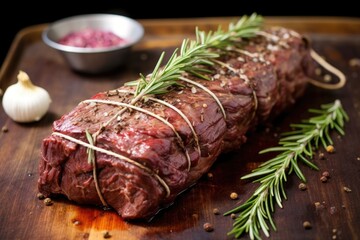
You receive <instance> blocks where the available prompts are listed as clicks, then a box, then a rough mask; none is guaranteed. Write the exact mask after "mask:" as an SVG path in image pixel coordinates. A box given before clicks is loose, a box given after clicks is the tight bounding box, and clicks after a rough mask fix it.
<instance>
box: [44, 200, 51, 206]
mask: <svg viewBox="0 0 360 240" xmlns="http://www.w3.org/2000/svg"><path fill="white" fill-rule="evenodd" d="M44 204H45V206H51V205H52V204H53V203H52V201H51V198H45V199H44Z"/></svg>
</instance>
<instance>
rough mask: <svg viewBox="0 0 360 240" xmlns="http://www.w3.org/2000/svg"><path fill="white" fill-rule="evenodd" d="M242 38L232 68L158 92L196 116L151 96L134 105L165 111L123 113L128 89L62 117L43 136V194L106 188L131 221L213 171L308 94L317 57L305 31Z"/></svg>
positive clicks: (230, 55) (87, 199) (110, 201)
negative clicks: (91, 146)
mask: <svg viewBox="0 0 360 240" xmlns="http://www.w3.org/2000/svg"><path fill="white" fill-rule="evenodd" d="M242 43H243V48H241V49H242V50H240V51H239V50H238V51H235V50H234V49H233V50H232V49H229V51H228V52H227V53H226V54H225V55H222V56H221V57H220V58H219V59H218V60H219V61H221V62H223V63H226V64H227V66H224V65H218V64H216V65H215V66H214V67H212V69H211V70H212V71H213V73H212V75H211V78H212V80H211V81H207V80H201V79H198V78H196V77H194V76H191V75H187V74H185V75H184V76H183V79H184V80H181V79H180V80H179V82H180V83H181V84H182V86H179V87H176V88H174V89H172V91H169V93H167V94H163V95H159V96H156V97H157V98H156V99H158V100H161V101H164V102H166V103H168V104H171V105H172V106H174V107H176V109H179V110H180V111H181V112H182V113H183V114H184V115H185V116H186V119H187V120H188V121H186V119H185V118H184V117H183V116H181V114H179V113H178V112H177V111H175V110H174V109H173V108H171V107H170V106H168V105H165V104H163V103H161V102H159V101H155V100H156V99H152V98H151V97H148V98H144V99H142V100H141V101H139V102H137V103H136V104H135V107H138V108H139V109H141V110H145V111H149V112H151V113H154V114H156V116H158V118H157V117H155V116H153V115H149V114H148V113H147V112H144V111H140V110H137V109H132V108H127V110H126V111H124V113H123V114H120V115H116V114H117V113H118V112H119V110H121V109H123V108H124V106H126V105H117V104H116V103H124V104H128V103H129V102H130V101H131V99H132V98H133V95H132V92H133V91H134V89H133V88H132V87H128V86H122V87H120V88H118V89H114V90H111V91H108V92H101V93H98V94H96V95H95V96H93V97H92V98H91V99H90V100H87V101H83V102H81V103H80V104H79V105H78V106H76V107H75V108H74V109H73V110H72V111H71V112H69V113H67V114H65V115H63V116H62V117H61V118H60V119H59V120H57V121H55V122H54V124H53V133H52V134H51V135H50V136H49V137H47V138H45V139H44V140H43V142H42V147H41V159H40V164H39V172H40V177H39V180H38V186H39V191H40V192H41V193H43V194H44V195H45V196H54V195H59V194H62V195H65V196H66V197H68V198H69V199H70V200H73V201H75V202H77V203H80V204H91V205H99V206H100V205H102V201H101V199H100V195H101V196H102V197H103V199H104V201H105V202H106V204H107V205H108V206H110V207H111V208H113V209H114V210H115V211H117V212H118V214H119V215H120V216H121V217H123V218H124V219H147V218H150V217H152V216H154V215H155V214H156V212H157V211H158V210H159V209H161V208H162V207H164V206H166V205H168V204H169V203H171V202H173V201H174V199H175V197H176V196H177V195H178V194H179V193H181V192H182V191H183V190H185V189H187V188H188V187H189V186H191V185H192V184H194V183H195V182H196V181H197V180H198V179H199V178H200V177H201V176H202V175H203V174H204V173H206V172H207V171H208V169H209V168H210V167H211V165H212V164H213V163H214V161H215V160H216V158H217V157H218V156H219V154H220V153H222V152H224V151H230V150H233V149H236V148H239V147H240V146H241V144H243V143H244V142H245V141H246V133H247V132H248V131H249V129H251V128H253V127H255V126H256V125H257V124H258V123H261V122H264V121H266V120H268V119H269V118H271V117H274V116H276V115H277V114H278V113H280V112H281V111H283V110H284V109H285V108H287V107H289V106H290V105H291V104H293V103H294V102H295V100H296V99H297V98H299V97H300V96H301V95H302V94H303V92H304V90H305V87H306V83H307V75H308V72H309V70H310V69H312V67H313V62H312V60H311V57H310V54H309V50H310V49H309V46H308V43H307V42H306V41H304V40H303V39H302V37H301V36H300V35H299V34H297V33H295V32H294V31H292V30H288V29H284V28H272V29H268V30H266V31H265V32H263V34H262V36H257V37H255V38H251V39H250V40H242ZM185 79H190V80H192V81H194V82H196V83H199V84H201V86H203V87H200V86H198V85H196V84H193V83H191V82H189V81H185ZM204 87H205V88H204ZM206 89H208V90H209V91H206ZM210 93H213V94H214V95H215V96H212V95H211V94H210ZM217 100H218V101H217ZM222 108H223V110H224V112H223V111H222ZM114 116H116V118H114ZM160 118H161V119H165V120H166V121H167V123H169V124H166V123H164V121H161V119H160ZM108 121H109V122H108ZM106 122H108V124H106V126H105V127H104V123H106ZM189 123H190V125H189ZM191 126H192V128H193V130H194V131H192V129H191ZM99 129H101V130H100V131H99ZM86 131H88V132H89V133H91V134H94V133H95V132H97V131H99V135H98V136H97V138H96V142H95V146H96V147H97V149H95V150H94V152H95V157H96V158H95V163H96V165H95V166H96V169H95V170H96V174H95V175H96V176H97V179H98V180H97V181H98V186H99V190H100V192H101V193H100V194H99V193H98V192H97V190H96V184H95V183H96V181H94V173H93V170H94V168H93V165H92V164H89V163H88V153H87V149H88V147H87V146H88V145H86V144H88V139H87V137H86V134H85V132H86ZM194 132H195V135H194ZM74 139H76V140H78V141H75V140H74Z"/></svg>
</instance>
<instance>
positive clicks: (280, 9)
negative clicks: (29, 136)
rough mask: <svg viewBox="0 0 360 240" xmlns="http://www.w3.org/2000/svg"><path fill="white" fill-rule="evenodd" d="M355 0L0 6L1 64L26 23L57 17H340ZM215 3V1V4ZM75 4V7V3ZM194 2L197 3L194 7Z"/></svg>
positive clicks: (353, 11) (122, 0) (107, 0)
mask: <svg viewBox="0 0 360 240" xmlns="http://www.w3.org/2000/svg"><path fill="white" fill-rule="evenodd" d="M355 2H356V1H349V0H345V1H325V2H324V3H320V2H319V1H316V0H313V1H310V0H302V1H285V2H278V1H274V0H273V1H271V0H248V1H244V0H243V1H241V0H236V1H214V0H211V1H210V2H209V1H194V0H193V1H190V0H182V1H167V2H166V1H165V2H163V3H159V2H157V1H146V0H145V1H143V0H141V1H129V0H117V1H114V0H102V1H97V2H96V1H75V0H73V1H70V0H60V1H48V2H47V4H37V3H34V2H33V1H27V2H25V3H20V2H18V6H16V5H14V3H17V2H13V3H11V2H10V4H12V5H14V6H11V5H10V6H8V7H1V8H0V27H1V29H2V30H1V35H0V39H1V41H0V42H1V47H0V65H2V62H3V60H4V58H5V56H6V54H7V52H8V50H9V47H10V45H11V42H12V41H13V40H14V37H15V35H16V34H17V32H18V31H20V30H21V29H22V28H25V27H27V26H31V25H35V24H41V23H49V22H53V21H56V20H58V19H61V18H64V17H69V16H73V15H78V14H88V13H117V14H123V15H126V16H129V17H132V18H135V19H150V18H190V17H192V18H194V17H195V18H198V17H219V16H240V15H243V14H251V13H253V12H257V13H258V14H261V15H264V16H341V17H358V16H359V15H360V11H359V9H358V8H357V7H356V6H355ZM214 3H216V4H214ZM74 4H76V6H74ZM194 4H195V6H194ZM314 4H315V6H314Z"/></svg>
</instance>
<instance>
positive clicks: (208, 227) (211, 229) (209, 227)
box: [203, 223, 214, 232]
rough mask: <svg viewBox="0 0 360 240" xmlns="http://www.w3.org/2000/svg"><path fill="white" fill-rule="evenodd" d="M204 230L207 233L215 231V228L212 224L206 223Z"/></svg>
mask: <svg viewBox="0 0 360 240" xmlns="http://www.w3.org/2000/svg"><path fill="white" fill-rule="evenodd" d="M203 228H204V230H205V231H206V232H212V231H214V226H213V225H212V224H211V223H204V225H203Z"/></svg>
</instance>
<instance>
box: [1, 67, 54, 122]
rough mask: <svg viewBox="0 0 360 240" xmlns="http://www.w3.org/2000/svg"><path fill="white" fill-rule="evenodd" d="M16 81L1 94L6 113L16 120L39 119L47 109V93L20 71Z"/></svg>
mask: <svg viewBox="0 0 360 240" xmlns="http://www.w3.org/2000/svg"><path fill="white" fill-rule="evenodd" d="M17 78H18V82H17V83H15V84H13V85H11V86H9V87H8V88H7V89H6V90H5V93H4V96H3V101H2V104H3V107H4V110H5V112H6V114H7V115H8V116H9V117H10V118H11V119H13V120H14V121H16V122H33V121H39V120H40V119H41V118H42V117H43V116H44V115H45V113H46V112H47V111H48V109H49V105H50V103H51V98H50V96H49V93H48V92H47V91H46V90H45V89H43V88H41V87H38V86H35V85H34V84H33V83H32V82H31V81H30V78H29V76H28V75H27V74H26V73H25V72H23V71H20V72H19V74H18V76H17Z"/></svg>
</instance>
